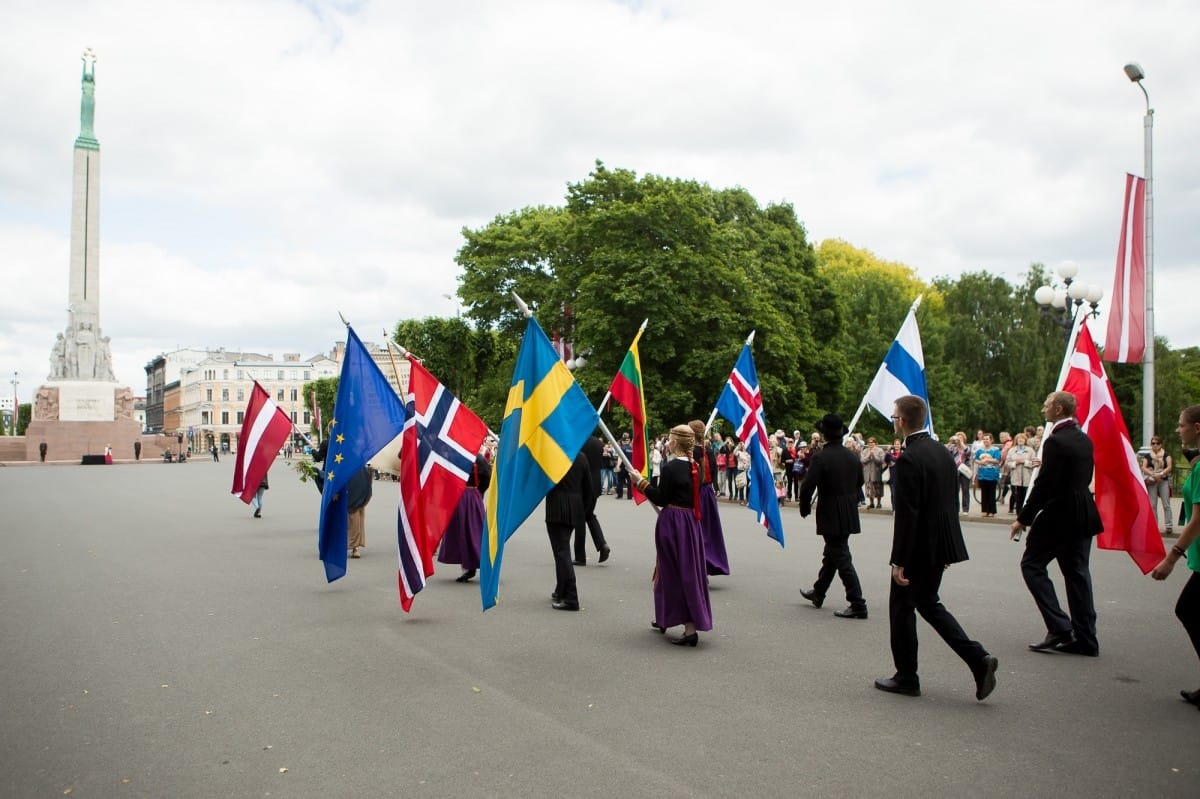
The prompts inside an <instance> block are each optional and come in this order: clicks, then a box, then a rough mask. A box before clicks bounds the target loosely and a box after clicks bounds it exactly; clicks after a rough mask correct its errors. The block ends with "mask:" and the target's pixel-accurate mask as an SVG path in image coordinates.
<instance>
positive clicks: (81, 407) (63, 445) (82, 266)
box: [26, 48, 141, 460]
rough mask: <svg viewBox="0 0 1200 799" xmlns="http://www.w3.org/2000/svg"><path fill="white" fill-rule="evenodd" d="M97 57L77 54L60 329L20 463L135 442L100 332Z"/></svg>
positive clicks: (124, 447)
mask: <svg viewBox="0 0 1200 799" xmlns="http://www.w3.org/2000/svg"><path fill="white" fill-rule="evenodd" d="M95 114H96V55H95V53H93V52H92V50H91V48H88V49H87V50H85V51H84V53H83V78H82V99H81V101H80V110H79V136H78V137H77V138H76V139H75V154H74V170H73V173H72V192H71V260H70V266H69V269H70V271H69V280H68V296H67V302H68V303H69V305H68V311H67V327H66V330H65V331H63V332H62V333H59V334H58V335H57V337H56V339H55V342H54V345H53V346H52V347H51V350H50V374H49V376H48V377H47V378H46V384H45V385H43V386H41V387H40V388H39V389H38V393H37V402H36V403H35V405H34V408H33V420H32V421H31V422H30V424H29V428H28V430H27V431H26V460H33V459H35V458H36V457H37V447H38V445H39V443H41V442H42V441H46V442H47V443H48V444H49V452H50V453H51V457H52V458H55V459H68V460H73V459H76V458H78V457H79V456H80V455H87V454H98V453H103V452H104V448H105V446H106V445H107V444H110V443H111V444H113V445H114V446H117V448H118V451H121V452H127V451H130V450H131V449H132V445H133V443H134V441H135V440H137V439H140V437H141V425H139V424H138V423H137V422H136V421H134V419H133V411H132V402H131V401H127V399H128V398H131V397H132V392H130V390H129V389H128V388H122V387H121V386H119V385H118V384H117V379H116V376H115V375H114V374H113V370H112V352H111V350H110V347H109V338H108V336H104V335H102V334H101V329H100V142H99V141H97V140H96V133H95Z"/></svg>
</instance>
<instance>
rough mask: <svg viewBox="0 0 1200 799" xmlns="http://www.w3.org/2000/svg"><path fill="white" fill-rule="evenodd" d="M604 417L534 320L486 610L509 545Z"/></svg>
mask: <svg viewBox="0 0 1200 799" xmlns="http://www.w3.org/2000/svg"><path fill="white" fill-rule="evenodd" d="M598 421H599V417H598V416H597V415H596V409H595V408H593V407H592V403H591V402H590V401H589V400H588V398H587V395H586V394H584V393H583V389H581V388H580V387H579V384H578V383H576V382H575V378H574V377H573V376H572V375H571V372H570V371H569V370H568V369H567V366H566V364H564V363H563V361H562V358H561V357H559V354H558V352H556V351H555V349H554V345H552V344H551V343H550V339H548V338H546V333H545V332H544V331H543V330H542V328H541V326H540V325H539V324H538V323H537V321H536V320H534V319H532V318H531V319H530V320H529V324H528V326H527V327H526V328H525V338H524V340H523V341H522V342H521V351H520V352H519V353H517V365H516V368H515V369H513V378H512V385H511V386H510V387H509V389H508V403H507V404H506V405H505V408H504V422H503V424H502V425H501V427H500V442H499V446H498V448H497V450H496V458H495V464H494V471H493V472H492V484H491V486H489V488H488V492H487V496H486V497H485V500H484V501H485V504H486V506H487V515H486V517H485V520H484V529H483V544H482V546H481V548H480V550H481V551H480V557H479V593H480V597H481V598H482V600H483V609H484V610H485V611H486V610H487V609H488V608H491V607H493V606H494V605H495V604H496V594H497V593H498V592H499V588H500V561H501V558H502V556H503V554H504V542H505V541H507V540H508V539H509V537H511V536H512V534H513V533H515V532H516V530H517V528H518V527H520V526H521V523H522V522H524V521H525V520H526V519H527V518H529V514H531V513H533V511H534V509H535V508H536V507H537V506H538V503H540V502H541V501H542V499H543V497H545V496H546V494H547V493H549V491H550V489H551V488H554V486H555V485H556V484H557V483H558V481H559V480H561V479H562V478H563V475H565V474H566V473H567V470H568V469H570V468H571V463H572V462H573V461H574V460H575V456H576V455H578V454H579V450H580V449H581V448H582V447H583V442H584V441H586V440H587V438H588V436H590V435H591V434H592V431H593V430H595V429H596V424H597V422H598Z"/></svg>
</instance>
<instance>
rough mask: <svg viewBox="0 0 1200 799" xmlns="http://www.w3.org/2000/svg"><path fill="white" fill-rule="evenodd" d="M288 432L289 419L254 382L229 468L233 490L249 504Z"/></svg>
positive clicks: (264, 390)
mask: <svg viewBox="0 0 1200 799" xmlns="http://www.w3.org/2000/svg"><path fill="white" fill-rule="evenodd" d="M291 433H292V420H291V419H289V418H288V415H287V414H286V413H284V412H283V409H282V408H280V407H279V406H278V405H276V404H275V401H274V400H273V399H271V395H270V394H268V393H267V390H266V389H265V388H263V387H262V386H260V385H259V384H258V382H257V381H255V383H254V389H253V390H252V391H251V392H250V404H249V405H247V406H246V415H245V416H244V417H243V419H242V432H241V434H240V435H239V436H238V453H237V463H235V464H234V467H233V493H234V494H238V495H240V497H241V500H242V502H245V503H246V504H249V503H250V500H251V499H253V498H254V494H255V492H256V491H258V484H259V483H261V482H262V481H263V478H264V477H266V476H267V470H268V469H270V468H271V464H272V463H274V462H275V456H276V455H278V454H279V449H280V447H282V446H283V445H284V444H285V443H287V440H288V436H289V435H291Z"/></svg>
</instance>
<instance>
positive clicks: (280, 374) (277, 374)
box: [275, 369, 283, 399]
mask: <svg viewBox="0 0 1200 799" xmlns="http://www.w3.org/2000/svg"><path fill="white" fill-rule="evenodd" d="M275 379H276V380H282V379H283V370H282V369H280V370H279V371H278V372H276V373H275ZM280 399H283V397H280Z"/></svg>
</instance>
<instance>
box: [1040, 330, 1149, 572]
mask: <svg viewBox="0 0 1200 799" xmlns="http://www.w3.org/2000/svg"><path fill="white" fill-rule="evenodd" d="M1062 390H1063V391H1069V392H1071V393H1072V394H1074V395H1075V402H1076V407H1075V417H1076V418H1077V419H1078V420H1079V426H1080V428H1081V429H1082V430H1083V432H1085V433H1087V435H1088V438H1090V439H1091V440H1092V451H1093V458H1094V460H1095V464H1096V472H1095V477H1094V478H1093V480H1094V482H1095V492H1096V509H1097V510H1098V511H1100V519H1101V521H1102V522H1104V532H1102V533H1101V534H1100V535H1099V536H1098V537H1097V539H1096V544H1097V545H1098V546H1099V547H1100V548H1101V549H1121V550H1124V551H1126V552H1128V553H1129V557H1131V558H1133V561H1134V563H1136V564H1137V565H1138V568H1139V569H1141V570H1142V574H1147V573H1149V572H1150V570H1151V569H1153V568H1154V567H1155V566H1157V565H1158V562H1159V561H1161V560H1162V559H1163V556H1164V555H1165V554H1166V550H1165V549H1164V548H1163V541H1162V535H1161V534H1160V533H1159V532H1158V520H1157V519H1155V518H1154V508H1153V507H1152V506H1151V504H1150V495H1149V494H1147V493H1146V484H1145V482H1143V480H1142V470H1141V468H1140V467H1139V466H1138V462H1137V454H1136V453H1135V452H1134V451H1133V444H1132V443H1131V442H1130V439H1129V430H1128V429H1127V428H1126V427H1125V420H1124V419H1122V418H1121V409H1120V407H1119V406H1118V405H1117V397H1116V395H1115V394H1113V390H1112V385H1111V384H1110V383H1109V382H1108V375H1106V374H1105V372H1104V366H1103V365H1102V364H1101V363H1100V356H1099V355H1098V354H1097V352H1096V345H1095V343H1094V342H1093V341H1092V336H1091V333H1089V332H1088V328H1087V320H1084V322H1083V323H1082V324H1081V325H1080V327H1079V336H1078V338H1076V340H1075V350H1074V352H1072V353H1071V359H1070V366H1069V368H1068V370H1067V377H1066V381H1065V382H1064V383H1063V387H1062Z"/></svg>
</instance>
